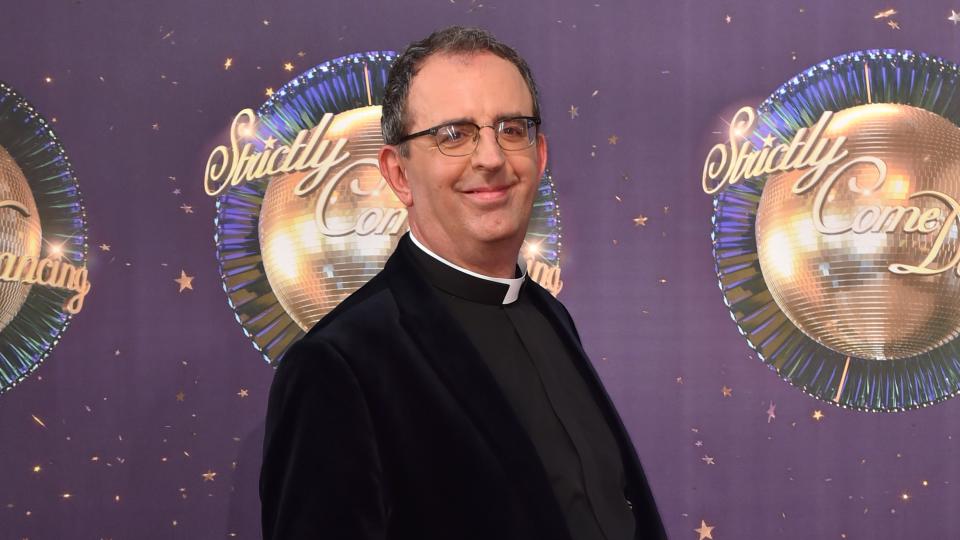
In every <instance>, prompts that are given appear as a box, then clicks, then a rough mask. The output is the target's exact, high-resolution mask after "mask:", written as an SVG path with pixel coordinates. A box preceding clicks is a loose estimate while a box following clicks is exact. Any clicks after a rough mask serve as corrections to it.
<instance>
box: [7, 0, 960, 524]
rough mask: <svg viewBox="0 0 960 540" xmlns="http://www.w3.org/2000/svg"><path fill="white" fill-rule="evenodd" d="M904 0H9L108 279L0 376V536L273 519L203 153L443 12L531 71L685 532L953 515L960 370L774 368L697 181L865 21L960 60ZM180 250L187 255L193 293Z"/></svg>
mask: <svg viewBox="0 0 960 540" xmlns="http://www.w3.org/2000/svg"><path fill="white" fill-rule="evenodd" d="M481 2H482V3H481ZM890 7H891V5H889V4H888V3H883V2H875V1H861V2H843V3H842V4H841V3H833V2H823V1H810V0H807V1H805V2H803V1H798V0H777V1H768V2H746V1H739V2H738V1H733V0H730V1H717V2H702V1H696V0H691V1H687V2H666V1H662V2H627V1H610V0H596V1H589V2H579V1H578V2H575V1H573V0H563V1H561V0H553V1H544V2H503V1H498V0H474V1H473V2H471V1H469V0H432V1H424V0H418V1H414V2H396V1H394V2H389V1H365V0H364V1H357V2H348V1H345V0H336V1H327V2H322V3H321V2H306V1H283V2H271V3H266V2H252V1H251V2H228V1H226V0H222V1H205V2H186V1H181V2H163V3H161V2H139V3H134V2H127V1H99V2H93V1H81V0H76V1H71V2H67V1H62V2H52V1H29V2H28V1H23V2H6V3H5V5H4V6H3V8H2V10H0V80H3V81H5V82H7V83H8V84H10V85H11V86H13V87H14V88H15V89H17V90H18V91H19V92H20V93H21V94H22V95H24V96H25V97H26V98H27V99H28V100H30V101H31V102H32V103H33V104H34V105H35V106H36V107H37V108H38V109H39V110H40V112H41V113H42V114H43V115H44V116H46V117H47V118H48V119H53V118H56V123H55V124H54V127H55V130H56V132H57V133H58V135H59V137H60V138H61V139H62V141H63V143H64V145H65V147H66V149H67V152H68V155H69V156H70V159H71V161H72V163H73V165H74V167H75V169H76V171H77V175H78V177H79V180H80V185H81V188H82V190H83V194H84V199H85V202H86V205H87V208H88V211H89V225H90V243H91V257H90V263H89V267H90V269H91V281H92V282H93V290H92V292H91V294H90V296H89V297H88V299H87V304H86V306H85V307H84V310H83V311H82V312H81V313H80V314H79V315H78V316H77V317H76V318H75V320H74V323H73V324H72V325H71V327H70V328H69V329H68V330H67V332H66V334H65V337H64V340H63V341H62V342H61V343H60V345H59V346H58V347H57V348H56V349H55V351H54V352H53V354H52V356H51V358H50V359H49V360H47V361H46V362H45V363H44V364H43V365H42V366H41V367H40V368H39V370H38V371H37V372H36V373H35V374H34V375H33V376H31V377H30V378H29V379H28V380H27V381H26V382H24V383H23V384H21V385H20V386H18V387H16V388H14V389H12V390H11V391H9V392H7V393H5V394H4V395H2V396H0V538H3V539H6V538H10V539H21V538H30V539H47V538H51V539H53V538H56V539H59V538H116V539H119V538H191V539H192V538H224V537H226V538H234V537H236V538H258V537H259V506H258V505H259V503H258V499H257V492H256V490H257V486H256V478H257V474H258V467H259V459H260V450H259V446H260V442H261V438H262V430H263V416H264V412H265V403H266V396H267V390H268V387H269V383H270V379H271V376H272V370H271V368H269V367H268V366H267V365H266V364H264V363H263V361H262V360H261V359H260V356H259V355H258V354H257V353H256V352H255V351H254V349H253V347H252V346H251V345H250V343H249V342H248V340H247V339H246V338H245V337H244V336H243V334H242V332H241V328H240V326H239V325H238V324H237V322H236V321H235V320H234V319H233V314H232V312H231V310H230V309H229V308H228V306H227V303H226V296H225V294H224V293H223V291H222V290H221V288H220V281H219V278H218V271H217V265H216V261H215V259H214V243H213V223H212V220H213V214H214V207H213V200H212V199H211V198H209V197H207V196H206V195H205V194H204V193H203V188H202V185H201V179H202V174H203V168H204V164H205V162H206V157H207V155H208V154H209V152H210V150H211V149H212V148H213V146H215V145H216V144H220V143H222V141H223V140H224V133H225V130H226V128H227V126H228V125H229V122H230V120H231V119H232V118H233V116H234V115H235V114H236V113H237V112H238V111H240V110H241V109H243V108H246V107H255V106H257V105H259V104H260V103H262V102H263V100H264V89H265V88H267V87H273V88H278V87H280V86H281V85H282V84H283V83H284V82H286V81H287V80H289V79H290V78H291V77H292V76H293V75H294V74H295V73H299V72H301V71H303V70H305V69H307V68H308V67H311V66H313V65H315V64H318V63H320V62H323V61H325V60H329V59H332V58H335V57H338V56H342V55H344V54H348V53H352V52H360V51H367V50H376V49H394V50H398V49H402V47H403V46H404V45H405V44H406V43H407V42H409V41H410V40H412V39H415V38H419V37H422V36H423V35H425V34H427V33H428V32H429V31H431V30H432V29H435V28H437V27H440V26H444V25H447V24H452V23H461V24H471V25H480V26H484V27H486V28H488V29H490V30H492V31H493V32H494V33H495V34H497V35H498V36H499V37H500V38H502V39H503V40H505V41H507V42H509V43H511V44H513V45H515V46H516V47H517V48H518V49H519V50H520V51H521V53H522V54H524V55H525V56H526V57H527V59H528V60H529V61H530V63H531V65H532V66H533V68H534V71H535V73H536V75H537V76H538V79H539V83H540V85H541V88H542V91H543V103H544V117H545V130H546V132H547V134H548V137H549V141H550V144H551V146H550V148H551V156H552V157H551V158H550V167H551V169H552V171H553V174H554V177H555V179H556V182H557V187H558V191H559V196H560V203H561V209H562V214H563V225H564V233H565V242H564V253H563V278H564V281H565V287H564V289H563V292H562V293H561V295H560V298H561V300H563V301H564V303H565V304H566V305H567V306H568V308H569V309H570V311H571V312H572V313H573V315H574V318H575V319H576V320H577V321H578V324H579V328H580V334H581V336H582V337H583V340H584V342H585V345H586V348H587V350H588V351H589V352H590V353H591V355H592V358H593V361H594V364H595V365H596V366H597V369H598V370H599V372H600V374H601V376H602V377H603V380H604V382H605V383H606V385H607V388H608V390H609V392H610V393H611V395H612V396H613V398H614V401H615V402H616V404H617V405H618V407H619V410H620V412H621V415H622V416H623V418H624V421H625V423H626V425H627V427H628V428H629V430H630V432H631V434H632V436H633V439H634V442H635V444H636V447H637V450H638V452H639V454H640V457H641V459H642V462H643V464H644V465H645V467H646V470H647V473H648V476H649V478H650V482H651V484H652V487H653V491H654V494H655V495H656V497H657V501H658V503H659V506H660V509H661V512H662V514H663V517H664V520H665V522H666V525H667V528H668V531H669V533H670V535H671V537H672V538H679V539H685V538H686V539H698V538H699V537H700V536H702V535H701V534H699V533H697V532H694V529H695V528H699V527H700V525H701V520H703V521H705V522H706V523H707V524H708V525H710V526H713V527H715V528H714V529H713V532H712V536H713V538H716V539H717V540H723V539H735V538H736V539H742V538H785V539H808V538H838V539H842V538H847V539H879V538H891V539H892V538H950V537H958V536H960V532H958V520H960V517H958V514H957V512H956V511H955V508H956V506H957V504H958V502H960V470H958V462H957V460H955V459H951V458H952V457H953V456H955V455H956V452H957V446H958V441H954V440H953V434H954V432H955V430H956V428H955V425H956V424H954V423H953V422H954V421H955V419H956V416H955V415H957V414H958V413H960V400H950V401H947V402H946V403H943V404H939V405H936V406H933V407H930V408H927V409H922V410H918V411H913V412H908V413H902V414H868V413H860V412H852V411H848V410H842V409H839V408H836V407H832V406H829V405H827V404H825V403H822V402H819V401H816V400H814V399H813V398H810V397H807V396H806V395H804V394H803V393H801V392H800V391H798V390H796V389H794V388H792V387H790V386H789V385H788V384H786V383H784V382H782V381H780V380H779V379H778V377H777V376H776V374H775V373H774V372H772V371H770V370H768V369H767V368H766V367H764V366H763V365H762V364H761V363H760V361H759V360H757V359H756V358H754V357H753V356H751V354H750V352H751V351H750V350H749V349H748V347H747V345H746V343H745V341H744V340H743V339H742V338H741V337H740V335H739V334H738V332H737V330H736V328H735V326H734V324H733V322H732V321H731V320H730V318H729V316H728V314H727V312H726V309H725V307H724V304H723V301H722V298H721V294H720V291H719V290H718V288H717V285H716V281H715V278H714V272H713V264H714V263H713V259H712V254H711V245H710V239H709V230H710V215H711V201H710V198H709V197H707V196H705V195H704V194H703V193H702V191H701V190H700V185H699V182H700V169H701V167H702V163H703V158H704V156H705V153H706V150H707V149H708V148H709V146H710V145H712V144H713V143H715V142H719V141H721V140H723V138H724V136H723V135H721V134H717V133H714V132H715V131H720V130H721V127H722V126H723V124H722V119H723V118H724V117H726V118H729V116H730V114H731V113H732V111H733V110H735V108H736V107H737V106H739V105H746V104H752V105H756V104H758V103H759V101H760V100H761V99H762V98H763V97H765V96H766V95H768V94H769V93H770V92H771V91H772V90H773V89H775V88H776V87H777V86H779V85H780V84H781V83H783V82H784V81H786V80H787V79H789V78H790V77H792V76H793V75H795V74H796V73H798V72H799V71H801V70H802V69H804V68H806V67H808V66H810V65H812V64H814V63H817V62H820V61H822V60H825V59H827V58H830V57H832V56H835V55H837V54H840V53H844V52H849V51H853V50H859V49H865V48H876V47H892V48H908V49H913V50H917V51H924V52H927V53H930V54H934V55H940V56H943V57H945V58H947V59H949V60H952V61H954V62H957V61H960V48H958V43H960V42H958V39H960V26H958V25H955V24H953V23H951V22H950V21H948V20H947V16H948V15H950V9H951V8H956V7H957V5H955V4H950V3H946V2H940V1H931V2H923V3H922V4H921V3H919V2H915V3H902V6H897V7H898V10H899V11H900V12H899V13H897V14H895V15H893V16H892V17H889V18H885V19H874V14H875V13H876V12H877V11H880V10H883V9H887V8H890ZM728 15H729V18H728V17H727V16H728ZM890 21H896V22H897V23H898V26H899V29H897V28H893V27H892V26H891V25H889V24H888V23H889V22H890ZM226 58H232V59H233V63H232V66H231V67H230V68H229V69H225V68H224V62H225V60H226ZM288 61H289V62H292V63H293V64H294V65H295V69H294V72H293V73H291V72H288V71H285V70H284V69H283V64H284V63H285V62H288ZM45 77H50V78H51V82H46V81H45ZM176 190H179V191H176ZM181 205H187V207H184V208H181ZM189 207H192V208H189ZM188 210H192V213H188ZM639 215H643V216H646V217H647V218H648V220H647V223H646V225H645V226H636V225H635V224H634V221H633V220H634V218H636V217H638V216H639ZM101 244H104V245H108V246H109V251H107V250H105V249H101V247H97V246H100V245H101ZM181 270H184V271H186V273H187V274H189V275H191V276H195V279H194V280H193V289H192V290H190V289H188V290H185V291H183V292H182V293H181V292H178V289H179V286H178V285H177V284H176V283H175V282H174V279H175V278H177V277H178V276H179V275H180V271H181ZM662 280H666V281H665V282H662ZM723 387H728V388H730V389H732V391H731V392H730V394H731V395H729V396H728V397H725V396H724V393H723V392H722V391H721V389H722V388H723ZM244 395H246V397H244ZM771 404H774V405H775V407H776V410H775V412H776V417H775V418H773V419H770V418H769V417H768V415H767V410H768V408H769V407H770V405H771ZM815 410H822V411H823V414H824V415H825V416H824V418H823V419H822V420H820V421H817V420H814V419H813V418H812V414H813V412H814V411H815ZM34 417H36V418H37V419H40V420H41V421H42V422H43V424H44V425H45V427H44V425H41V424H40V423H39V422H37V421H36V420H35V419H34ZM958 435H960V433H958ZM710 458H712V459H710ZM710 462H712V464H711V463H710ZM37 466H39V471H36V470H35V468H36V467H37ZM212 473H215V474H212ZM67 493H69V494H70V496H69V497H65V495H64V494H67ZM904 495H906V498H905V497H904Z"/></svg>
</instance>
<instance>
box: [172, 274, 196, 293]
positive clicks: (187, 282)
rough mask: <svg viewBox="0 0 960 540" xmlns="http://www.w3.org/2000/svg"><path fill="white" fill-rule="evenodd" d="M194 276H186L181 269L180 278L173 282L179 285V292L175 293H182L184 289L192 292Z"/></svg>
mask: <svg viewBox="0 0 960 540" xmlns="http://www.w3.org/2000/svg"><path fill="white" fill-rule="evenodd" d="M194 277H195V276H188V275H187V273H186V272H184V271H183V270H182V269H181V270H180V277H179V278H177V279H175V280H173V281H174V283H176V284H178V285H180V290H179V291H177V292H183V291H184V290H185V289H190V290H191V291H192V290H193V278H194Z"/></svg>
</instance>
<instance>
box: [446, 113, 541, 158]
mask: <svg viewBox="0 0 960 540" xmlns="http://www.w3.org/2000/svg"><path fill="white" fill-rule="evenodd" d="M484 127H492V128H493V129H494V131H495V133H496V137H497V144H499V145H500V148H503V149H504V150H523V149H524V148H529V147H530V146H531V145H532V144H533V142H534V141H535V140H536V138H537V126H536V124H535V123H533V122H532V121H530V120H528V119H526V118H513V119H509V120H503V121H501V122H498V123H496V124H495V125H493V126H484ZM436 137H437V147H438V148H440V151H441V152H443V153H444V154H447V155H449V156H465V155H468V154H472V153H473V151H474V150H475V149H476V148H477V144H478V143H479V141H480V127H478V126H477V125H476V124H471V123H469V122H461V123H457V124H448V125H446V126H442V127H441V128H439V129H438V130H437V136H436Z"/></svg>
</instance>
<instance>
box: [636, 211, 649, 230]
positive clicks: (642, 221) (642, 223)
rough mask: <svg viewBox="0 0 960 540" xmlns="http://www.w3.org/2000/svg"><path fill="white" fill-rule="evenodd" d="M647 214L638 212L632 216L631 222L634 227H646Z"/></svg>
mask: <svg viewBox="0 0 960 540" xmlns="http://www.w3.org/2000/svg"><path fill="white" fill-rule="evenodd" d="M647 219H648V218H647V216H645V215H643V214H638V215H637V217H635V218H633V224H634V226H636V227H646V226H647Z"/></svg>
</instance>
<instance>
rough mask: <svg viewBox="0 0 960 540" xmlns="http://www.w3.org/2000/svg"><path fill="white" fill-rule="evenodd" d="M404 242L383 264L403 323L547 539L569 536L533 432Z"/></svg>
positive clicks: (567, 537)
mask: <svg viewBox="0 0 960 540" xmlns="http://www.w3.org/2000/svg"><path fill="white" fill-rule="evenodd" d="M404 241H406V239H404V240H402V241H401V243H400V246H398V248H397V250H396V251H395V252H394V254H393V255H392V256H391V257H390V259H389V260H388V261H387V264H386V265H385V266H384V272H383V274H384V276H385V277H386V278H387V281H388V282H389V284H390V290H391V291H392V292H393V294H394V296H395V297H396V299H397V307H398V310H399V311H400V322H401V325H402V326H403V327H404V329H405V330H406V331H407V332H408V333H409V335H410V337H411V338H412V339H413V340H414V342H416V343H417V345H418V346H419V348H420V350H421V351H422V353H423V355H424V357H425V358H426V359H427V361H428V362H429V363H430V365H431V367H432V368H433V369H434V371H436V372H437V374H438V376H439V377H440V379H441V380H442V381H443V383H444V384H445V385H446V386H447V388H448V389H449V391H450V393H451V394H453V396H454V397H455V398H456V399H457V400H458V402H459V403H460V405H461V406H462V407H463V408H464V409H465V410H466V411H467V414H468V415H469V416H470V418H471V420H473V422H474V424H475V425H476V426H477V428H478V429H479V430H480V432H481V433H483V435H484V436H485V438H486V440H487V443H488V444H489V445H490V446H491V447H492V448H494V449H495V450H496V452H495V454H496V455H497V457H498V458H499V459H500V461H501V463H502V465H503V468H504V471H505V472H506V475H507V478H510V479H512V480H513V487H514V488H515V489H517V490H519V491H521V492H522V493H523V495H524V497H523V498H524V499H525V500H528V501H532V502H533V504H532V507H531V510H534V511H536V512H538V513H539V514H540V515H539V516H538V520H537V521H538V523H540V524H542V525H543V526H544V527H547V528H554V529H555V530H545V531H544V533H545V534H546V536H544V537H545V538H558V539H563V538H566V539H569V538H570V536H569V532H568V531H567V529H566V525H565V523H566V522H565V520H564V517H563V514H562V511H561V510H560V507H559V505H558V504H557V503H556V499H555V497H554V495H553V490H552V488H551V486H550V484H549V481H548V479H547V476H546V472H545V471H544V469H543V464H542V463H541V461H540V458H539V455H538V454H537V451H536V448H535V447H534V446H533V442H532V441H531V440H530V437H529V435H528V434H527V432H526V431H525V430H524V428H523V426H522V425H520V422H519V421H518V420H517V416H516V414H515V413H514V411H513V409H512V408H511V406H510V403H509V402H508V401H507V399H506V397H505V396H504V395H503V392H502V391H501V390H500V387H499V386H498V385H497V382H496V380H494V378H493V375H492V374H491V373H490V370H489V368H487V366H486V364H485V363H484V361H483V359H482V358H481V356H480V353H479V352H478V351H477V349H476V348H475V347H474V346H473V345H472V344H471V343H470V339H469V337H468V336H467V335H466V333H465V332H464V331H463V330H462V329H461V328H460V327H459V325H458V324H456V323H455V322H454V319H453V316H452V315H451V314H450V313H449V312H448V311H447V309H446V308H445V307H444V305H443V303H442V302H441V300H440V298H439V297H438V296H437V293H436V292H435V291H434V290H433V288H432V287H431V286H430V284H429V283H427V282H426V280H425V279H424V278H423V277H421V276H420V274H419V272H418V270H417V267H416V266H415V264H416V263H415V261H413V260H412V259H411V256H410V255H409V254H407V253H405V252H404V250H405V249H410V246H406V245H404Z"/></svg>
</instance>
